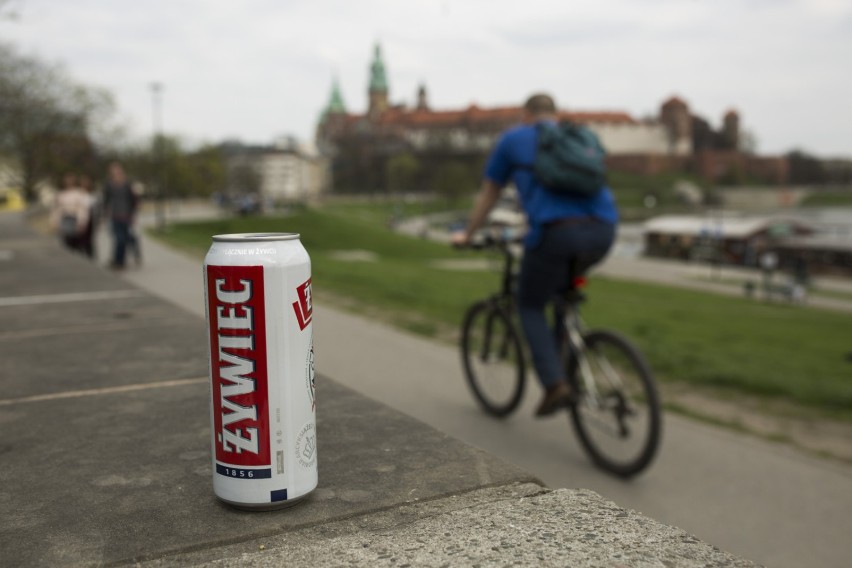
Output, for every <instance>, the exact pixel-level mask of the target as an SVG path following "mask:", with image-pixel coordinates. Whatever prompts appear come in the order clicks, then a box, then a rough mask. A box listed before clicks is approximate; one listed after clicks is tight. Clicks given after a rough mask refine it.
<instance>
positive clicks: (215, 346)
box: [204, 233, 317, 510]
mask: <svg viewBox="0 0 852 568" xmlns="http://www.w3.org/2000/svg"><path fill="white" fill-rule="evenodd" d="M204 280H205V300H206V301H205V303H206V311H207V329H208V333H209V345H210V395H211V398H210V411H211V413H210V417H211V420H210V423H211V429H212V438H213V439H212V448H213V492H214V493H215V495H216V496H217V497H218V498H219V499H221V500H222V501H224V502H226V503H228V504H230V505H233V506H235V507H238V508H242V509H250V510H269V509H279V508H283V507H287V506H289V505H293V504H295V503H297V502H298V501H299V500H301V499H302V498H304V497H305V496H306V495H308V494H309V493H310V492H311V491H313V490H314V489H315V488H316V486H317V437H316V396H315V389H314V352H313V325H312V314H313V309H312V298H311V262H310V257H309V256H308V253H307V251H306V250H305V248H304V247H303V246H302V243H301V241H300V240H299V235H298V234H294V233H246V234H231V235H217V236H214V237H213V244H212V245H211V247H210V250H209V251H208V253H207V256H206V258H205V259H204Z"/></svg>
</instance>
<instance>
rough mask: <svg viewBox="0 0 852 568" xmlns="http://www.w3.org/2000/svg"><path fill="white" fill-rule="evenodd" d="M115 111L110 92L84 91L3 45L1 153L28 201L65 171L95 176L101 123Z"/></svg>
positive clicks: (0, 52) (51, 67)
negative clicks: (97, 133) (96, 131)
mask: <svg viewBox="0 0 852 568" xmlns="http://www.w3.org/2000/svg"><path fill="white" fill-rule="evenodd" d="M112 109H113V103H112V99H111V97H110V95H109V94H108V93H106V92H105V91H101V90H96V89H91V88H87V87H83V86H81V85H78V84H76V83H75V82H74V81H72V80H71V79H70V78H69V77H68V76H67V75H66V74H65V73H64V71H63V70H62V69H61V68H60V67H59V66H56V65H51V64H48V63H45V62H43V61H41V60H39V59H37V58H34V57H27V56H23V55H20V54H19V53H17V52H16V51H15V50H14V49H13V48H12V47H11V46H8V45H5V44H0V152H4V153H7V154H9V156H10V157H12V158H13V159H14V160H15V161H16V162H17V164H18V167H19V168H20V170H21V178H22V189H23V192H24V196H25V198H26V199H27V201H30V202H31V201H34V200H35V197H36V195H35V187H36V184H37V183H38V182H39V181H42V180H43V179H45V178H48V177H50V176H56V177H58V176H60V175H61V174H62V173H63V172H64V171H82V172H85V173H88V174H90V175H92V174H94V173H95V171H94V168H95V167H96V163H97V151H96V148H95V144H94V143H93V142H92V136H91V134H92V132H93V129H94V127H95V125H96V123H97V122H98V121H99V120H101V119H103V118H104V117H105V116H106V115H107V114H109V113H110V112H111V111H112Z"/></svg>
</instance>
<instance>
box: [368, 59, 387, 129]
mask: <svg viewBox="0 0 852 568" xmlns="http://www.w3.org/2000/svg"><path fill="white" fill-rule="evenodd" d="M367 94H368V97H369V101H370V106H369V108H368V109H367V114H368V115H369V117H370V118H376V117H378V116H379V115H381V114H382V113H383V112H384V111H386V110H387V109H388V80H387V75H386V74H385V63H384V61H382V48H381V46H380V45H379V44H378V43H377V44H376V47H375V51H374V52H373V62H372V63H371V64H370V87H369V89H368V91H367Z"/></svg>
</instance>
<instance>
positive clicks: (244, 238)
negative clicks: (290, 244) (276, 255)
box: [213, 233, 300, 243]
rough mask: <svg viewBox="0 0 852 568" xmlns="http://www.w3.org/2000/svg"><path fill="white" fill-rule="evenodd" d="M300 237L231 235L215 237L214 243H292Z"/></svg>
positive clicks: (283, 234) (250, 234) (292, 234)
mask: <svg viewBox="0 0 852 568" xmlns="http://www.w3.org/2000/svg"><path fill="white" fill-rule="evenodd" d="M299 236H300V235H299V233H231V234H227V235H213V241H214V242H217V243H243V242H257V241H292V240H297V239H298V238H299Z"/></svg>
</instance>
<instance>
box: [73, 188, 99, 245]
mask: <svg viewBox="0 0 852 568" xmlns="http://www.w3.org/2000/svg"><path fill="white" fill-rule="evenodd" d="M78 181H79V186H80V188H82V189H83V190H84V191H85V192H86V194H87V195H88V196H89V222H88V223H86V228H85V229H84V231H83V237H82V243H81V244H82V248H83V252H84V253H86V256H88V257H89V258H91V259H92V260H94V259H95V254H96V250H95V235H96V232H97V229H98V223H99V221H100V203H99V200H98V196H97V194H96V193H95V187H94V184H93V183H92V178H90V177H89V176H88V175H86V174H81V175H80V177H79V178H78Z"/></svg>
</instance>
